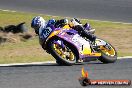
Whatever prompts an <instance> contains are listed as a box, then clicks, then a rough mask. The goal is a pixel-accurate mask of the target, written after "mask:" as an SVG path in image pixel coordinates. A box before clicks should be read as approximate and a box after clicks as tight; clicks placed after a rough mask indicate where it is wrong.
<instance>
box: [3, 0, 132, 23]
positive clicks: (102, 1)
mask: <svg viewBox="0 0 132 88" xmlns="http://www.w3.org/2000/svg"><path fill="white" fill-rule="evenodd" d="M0 9H9V10H17V11H27V12H35V13H42V14H49V15H57V16H58V15H59V16H68V17H79V18H89V19H95V20H107V21H116V22H117V21H119V22H129V23H132V0H1V1H0Z"/></svg>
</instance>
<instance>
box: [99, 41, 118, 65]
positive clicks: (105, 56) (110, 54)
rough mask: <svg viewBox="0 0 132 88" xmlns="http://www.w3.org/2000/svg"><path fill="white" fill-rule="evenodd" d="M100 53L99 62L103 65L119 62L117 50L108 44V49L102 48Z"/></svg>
mask: <svg viewBox="0 0 132 88" xmlns="http://www.w3.org/2000/svg"><path fill="white" fill-rule="evenodd" d="M99 52H100V53H101V57H99V60H100V61H101V62H103V63H114V62H115V61H116V60H117V52H116V49H115V48H114V47H113V46H112V45H111V44H110V43H108V42H107V47H105V46H100V50H99Z"/></svg>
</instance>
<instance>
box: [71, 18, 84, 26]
mask: <svg viewBox="0 0 132 88" xmlns="http://www.w3.org/2000/svg"><path fill="white" fill-rule="evenodd" d="M71 23H72V25H73V26H75V25H82V24H81V22H80V20H79V19H77V18H72V19H71Z"/></svg>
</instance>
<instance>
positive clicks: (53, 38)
mask: <svg viewBox="0 0 132 88" xmlns="http://www.w3.org/2000/svg"><path fill="white" fill-rule="evenodd" d="M58 38H59V39H61V40H63V41H64V42H67V43H69V45H70V46H72V47H73V48H74V49H75V50H76V57H77V60H78V59H79V58H80V57H79V52H78V48H77V47H76V46H75V45H74V44H73V43H72V42H71V41H70V40H68V39H67V38H66V37H62V36H59V35H56V36H53V37H51V38H49V39H48V40H47V41H46V42H45V44H44V43H43V44H42V46H45V47H46V48H45V49H46V51H47V52H48V53H50V52H49V49H48V44H49V43H50V42H52V41H54V40H55V39H58Z"/></svg>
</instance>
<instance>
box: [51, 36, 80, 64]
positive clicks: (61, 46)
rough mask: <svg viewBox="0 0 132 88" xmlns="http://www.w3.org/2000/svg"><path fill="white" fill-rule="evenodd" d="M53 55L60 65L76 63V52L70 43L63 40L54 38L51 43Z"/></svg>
mask: <svg viewBox="0 0 132 88" xmlns="http://www.w3.org/2000/svg"><path fill="white" fill-rule="evenodd" d="M49 49H50V53H51V55H52V56H53V57H54V58H55V59H56V63H57V64H59V65H69V66H70V65H73V64H75V63H76V60H77V56H76V50H75V48H74V47H72V45H71V44H70V43H68V42H67V41H64V40H63V39H59V38H54V39H52V41H51V42H49Z"/></svg>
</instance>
